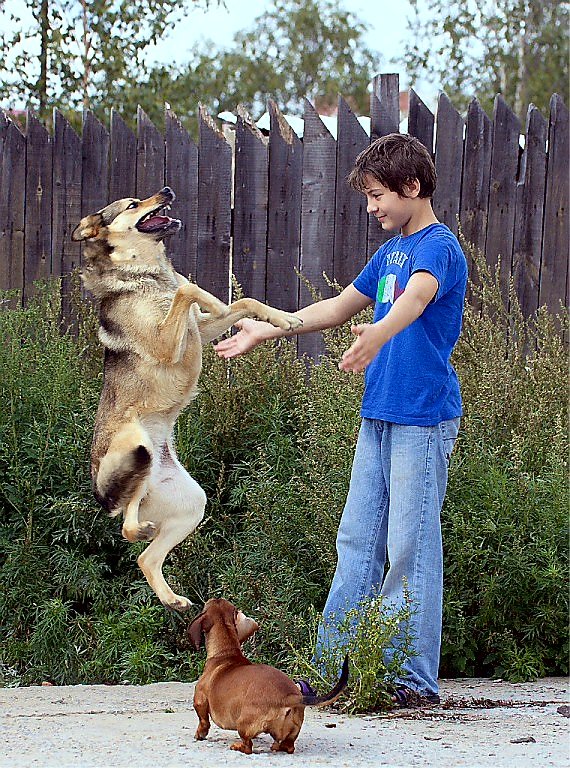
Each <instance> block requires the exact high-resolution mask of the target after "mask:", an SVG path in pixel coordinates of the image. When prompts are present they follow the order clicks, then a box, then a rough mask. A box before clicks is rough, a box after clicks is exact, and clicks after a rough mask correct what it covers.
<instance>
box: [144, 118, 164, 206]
mask: <svg viewBox="0 0 570 768" xmlns="http://www.w3.org/2000/svg"><path fill="white" fill-rule="evenodd" d="M163 187H164V138H163V136H162V134H161V133H160V131H159V130H158V128H156V127H155V126H154V124H153V123H152V122H151V120H150V118H149V117H148V116H147V115H146V113H145V112H144V110H143V109H142V108H141V107H139V108H138V110H137V197H138V198H139V199H141V200H144V199H146V198H147V197H150V196H151V195H154V194H156V192H160V190H161V189H162V188H163Z"/></svg>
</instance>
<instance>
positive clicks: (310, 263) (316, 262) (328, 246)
mask: <svg viewBox="0 0 570 768" xmlns="http://www.w3.org/2000/svg"><path fill="white" fill-rule="evenodd" d="M304 118H305V129H304V133H303V194H302V203H301V274H302V276H303V277H304V278H305V280H307V281H308V282H309V284H310V285H311V287H312V288H313V289H314V290H316V291H318V293H319V294H320V295H321V296H322V297H323V298H327V297H329V296H331V295H332V290H331V288H330V287H329V285H328V284H327V282H326V280H325V278H324V276H323V273H325V274H326V275H327V277H328V278H329V279H330V278H332V273H333V252H334V217H335V185H336V141H335V140H334V138H333V136H332V135H331V134H330V133H329V131H328V130H327V128H326V126H325V125H324V123H323V121H322V120H321V119H320V117H319V116H318V114H317V112H316V111H315V109H314V107H313V106H312V104H311V103H310V102H309V101H307V100H305V111H304ZM312 302H313V297H312V295H311V292H310V291H309V290H308V288H307V287H306V286H305V284H304V283H303V282H302V283H301V286H300V290H299V307H304V306H307V305H308V304H311V303H312ZM298 350H299V352H300V353H301V354H307V355H310V356H311V357H312V358H313V359H315V360H316V359H317V358H318V356H319V354H322V352H323V351H324V344H323V341H322V337H321V335H320V334H307V335H306V336H300V337H299V342H298Z"/></svg>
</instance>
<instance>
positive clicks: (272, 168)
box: [265, 101, 303, 312]
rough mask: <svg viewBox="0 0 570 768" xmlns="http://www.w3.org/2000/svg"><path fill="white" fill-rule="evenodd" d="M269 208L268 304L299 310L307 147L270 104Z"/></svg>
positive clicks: (275, 106) (274, 106)
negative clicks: (298, 272)
mask: <svg viewBox="0 0 570 768" xmlns="http://www.w3.org/2000/svg"><path fill="white" fill-rule="evenodd" d="M268 108H269V116H270V126H271V129H270V132H269V192H268V195H269V205H268V212H267V270H266V281H265V290H266V300H267V303H268V304H270V305H271V306H274V307H278V308H279V309H284V310H286V311H287V312H294V311H295V310H296V309H298V302H299V278H298V276H297V272H296V270H298V269H299V263H300V262H299V260H300V252H301V189H302V179H303V144H302V142H301V141H300V139H299V138H298V137H297V135H296V134H295V132H294V131H293V129H292V128H291V126H290V125H289V124H288V123H287V121H286V120H285V118H284V117H283V115H282V114H281V112H280V111H279V109H278V107H277V105H276V104H275V102H273V101H269V103H268Z"/></svg>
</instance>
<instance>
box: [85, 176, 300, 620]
mask: <svg viewBox="0 0 570 768" xmlns="http://www.w3.org/2000/svg"><path fill="white" fill-rule="evenodd" d="M173 200H174V193H173V192H172V190H170V189H169V188H168V187H165V188H164V189H162V190H161V191H160V192H158V193H157V194H156V195H153V196H152V197H150V198H148V199H147V200H136V199H134V198H127V199H124V200H117V201H116V202H114V203H111V204H110V205H108V206H106V207H105V208H103V209H102V210H100V211H98V212H97V213H94V214H92V215H89V216H86V217H85V218H83V219H82V220H81V222H80V223H79V225H78V226H77V227H76V229H75V230H74V232H73V235H72V237H73V239H74V240H80V241H84V242H85V246H84V251H83V270H82V279H83V282H84V284H85V287H86V288H87V289H88V290H89V291H90V292H91V293H92V294H93V295H94V296H95V297H96V298H97V299H98V300H99V306H100V328H99V338H100V340H101V342H102V344H103V346H104V347H105V365H104V383H103V390H102V393H101V399H100V402H99V408H98V411H97V417H96V423H95V431H94V435H93V443H92V450H91V478H92V482H93V490H94V493H95V496H96V498H97V499H98V501H99V502H100V503H101V504H102V505H103V506H104V507H105V508H106V509H107V510H108V511H109V512H110V514H112V515H118V514H123V516H124V520H123V529H122V530H123V535H124V536H125V538H127V539H128V540H129V541H132V542H134V541H147V540H148V541H151V543H150V544H149V546H148V547H147V548H146V549H145V550H144V552H143V553H142V554H141V555H140V556H139V558H138V563H139V565H140V567H141V570H142V572H143V573H144V575H145V577H146V579H147V580H148V583H149V584H150V586H151V587H152V589H153V590H154V591H155V592H156V594H157V595H158V597H159V599H160V601H161V602H162V603H163V604H164V605H165V606H168V607H169V608H173V609H176V610H185V609H186V608H188V606H189V605H190V601H189V600H188V599H187V598H186V597H182V596H180V595H176V594H175V593H174V592H173V591H172V589H171V588H170V587H169V585H168V584H167V583H166V581H165V579H164V576H163V574H162V564H163V562H164V559H165V557H166V555H167V554H168V553H169V552H170V550H171V549H172V548H173V547H174V546H176V545H177V544H179V543H180V542H181V541H182V540H183V539H185V538H186V537H187V536H188V535H189V534H190V533H192V531H194V530H195V528H196V526H197V525H198V523H199V522H200V520H201V519H202V517H203V515H204V508H205V505H206V495H205V493H204V491H203V490H202V489H201V488H200V486H199V485H198V483H196V481H195V480H193V479H192V478H191V477H190V475H189V474H188V472H186V470H185V469H184V467H183V466H182V465H181V464H180V462H179V461H178V458H177V456H176V451H175V448H174V442H173V436H172V434H173V429H174V424H175V422H176V418H177V417H178V414H179V413H180V411H181V410H182V409H183V408H184V407H185V406H186V405H188V403H189V402H190V400H191V399H192V398H193V397H194V396H195V395H196V385H197V382H198V377H199V375H200V370H201V365H202V345H203V344H204V343H207V342H210V341H212V340H213V339H215V338H216V337H217V336H219V335H220V334H221V333H223V332H225V331H226V330H228V329H229V328H230V327H231V326H232V325H233V324H234V323H235V322H236V321H237V320H239V319H241V318H244V317H256V318H259V319H261V320H265V321H267V322H270V323H272V324H273V325H276V326H279V327H280V328H284V329H286V330H290V329H293V328H296V327H297V326H299V325H300V321H299V320H298V318H296V317H295V316H294V315H289V314H286V313H285V312H281V311H279V310H276V309H273V308H271V307H268V306H266V305H265V304H262V303H260V302H259V301H256V300H255V299H240V300H238V301H236V302H234V303H233V304H231V305H230V306H227V305H226V304H224V303H223V302H221V301H220V300H219V299H217V298H216V297H215V296H213V295H212V294H210V293H208V292H207V291H204V290H202V289H201V288H199V287H198V286H197V285H195V284H193V283H190V282H189V281H188V280H187V279H186V278H185V277H183V276H182V275H180V274H178V273H177V272H176V271H175V270H174V268H173V266H172V264H171V263H170V261H169V260H168V258H167V257H166V254H165V248H164V243H163V240H164V238H165V237H167V236H168V235H171V234H174V233H175V232H178V230H179V229H180V226H181V224H180V221H178V220H176V219H171V218H169V217H168V216H165V215H163V213H162V210H163V209H164V208H165V207H168V206H169V205H170V203H171V202H172V201H173Z"/></svg>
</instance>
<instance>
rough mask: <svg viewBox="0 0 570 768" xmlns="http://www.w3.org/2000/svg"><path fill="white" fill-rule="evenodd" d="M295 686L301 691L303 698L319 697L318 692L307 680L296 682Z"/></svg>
mask: <svg viewBox="0 0 570 768" xmlns="http://www.w3.org/2000/svg"><path fill="white" fill-rule="evenodd" d="M295 685H296V686H297V688H298V689H299V690H300V691H301V695H302V696H317V692H316V691H315V689H314V688H313V687H312V686H311V684H310V683H309V682H307V680H295Z"/></svg>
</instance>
